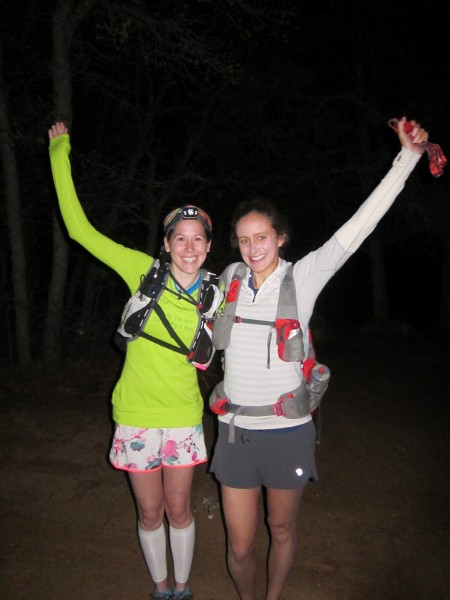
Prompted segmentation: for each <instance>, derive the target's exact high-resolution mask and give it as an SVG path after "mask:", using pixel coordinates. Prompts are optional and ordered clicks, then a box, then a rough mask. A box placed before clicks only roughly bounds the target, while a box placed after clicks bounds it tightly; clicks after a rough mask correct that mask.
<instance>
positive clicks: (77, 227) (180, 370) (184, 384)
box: [50, 135, 203, 427]
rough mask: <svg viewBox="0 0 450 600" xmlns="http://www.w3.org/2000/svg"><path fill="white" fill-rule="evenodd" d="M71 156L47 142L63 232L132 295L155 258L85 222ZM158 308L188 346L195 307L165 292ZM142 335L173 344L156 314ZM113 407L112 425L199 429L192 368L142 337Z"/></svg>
mask: <svg viewBox="0 0 450 600" xmlns="http://www.w3.org/2000/svg"><path fill="white" fill-rule="evenodd" d="M69 153H70V139H69V136H68V135H61V136H59V137H57V138H54V139H52V140H51V141H50V160H51V166H52V172H53V180H54V182H55V187H56V192H57V195H58V200H59V206H60V209H61V214H62V217H63V219H64V223H65V225H66V227H67V231H68V232H69V235H70V237H71V238H72V239H73V240H75V241H77V242H78V243H79V244H81V245H82V246H83V247H84V248H86V250H87V251H88V252H90V253H91V254H93V255H94V256H95V257H96V258H98V259H99V260H100V261H102V262H103V263H105V264H106V265H108V266H109V267H111V269H114V271H116V272H117V273H118V274H119V275H120V277H122V279H123V280H124V281H125V283H126V284H127V286H128V288H129V290H130V295H131V294H134V292H135V291H136V290H137V288H138V286H139V283H140V279H141V276H142V275H145V274H146V273H147V271H148V269H149V268H150V265H151V263H152V260H153V258H152V257H151V256H149V255H148V254H145V253H143V252H139V251H137V250H133V249H131V248H126V247H125V246H122V245H121V244H117V243H116V242H114V241H112V240H111V239H109V238H108V237H106V236H104V235H103V234H101V233H100V232H98V231H97V230H96V229H95V228H94V227H93V226H92V225H91V224H90V223H89V221H88V219H87V217H86V215H85V213H84V211H83V208H82V207H81V204H80V202H79V200H78V197H77V194H76V191H75V186H74V184H73V180H72V174H71V166H70V161H69ZM168 281H169V283H168V286H173V285H174V284H173V281H172V279H171V278H169V280H168ZM172 289H173V287H172ZM197 293H198V291H197ZM159 304H160V306H161V308H162V309H163V311H164V313H165V315H166V317H167V318H168V320H169V321H170V323H171V324H172V326H173V328H174V329H175V331H176V332H177V334H178V335H179V336H180V338H181V339H182V340H183V342H184V343H185V344H186V346H188V347H189V345H190V344H191V342H192V339H193V337H194V334H195V331H196V328H197V324H198V316H197V311H196V307H195V306H194V305H193V304H191V303H188V302H184V301H180V300H179V299H178V295H175V294H172V293H169V292H167V291H165V292H163V294H162V296H161V298H160V301H159ZM145 331H147V332H148V333H151V335H153V336H154V337H156V338H158V339H161V340H164V341H168V342H171V341H172V340H171V338H170V336H169V334H168V332H167V330H166V328H165V327H164V325H163V324H162V323H161V321H160V320H159V318H158V316H157V315H156V313H155V312H154V311H153V312H152V314H151V315H150V318H149V320H148V322H147V325H146V327H145ZM112 404H113V418H114V421H115V422H116V423H121V424H123V425H131V426H135V427H189V426H193V425H198V424H200V423H201V420H202V413H203V399H202V396H201V393H200V389H199V386H198V380H197V373H196V369H195V367H193V366H192V365H191V364H189V363H188V362H187V360H186V357H185V356H183V355H182V354H179V353H177V352H173V351H172V350H168V349H166V348H164V347H162V346H160V345H158V344H155V343H153V342H150V341H148V340H146V339H144V338H138V339H137V340H135V341H133V342H131V343H129V344H128V347H127V352H126V357H125V362H124V365H123V369H122V373H121V375H120V378H119V381H118V382H117V384H116V386H115V388H114V391H113V395H112Z"/></svg>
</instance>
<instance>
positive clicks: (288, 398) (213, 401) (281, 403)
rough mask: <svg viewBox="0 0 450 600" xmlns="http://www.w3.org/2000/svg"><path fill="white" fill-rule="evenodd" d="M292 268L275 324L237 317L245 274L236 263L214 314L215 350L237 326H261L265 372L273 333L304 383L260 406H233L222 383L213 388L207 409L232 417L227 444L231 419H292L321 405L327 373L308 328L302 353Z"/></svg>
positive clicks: (225, 343) (283, 286)
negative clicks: (299, 370)
mask: <svg viewBox="0 0 450 600" xmlns="http://www.w3.org/2000/svg"><path fill="white" fill-rule="evenodd" d="M293 269H294V267H293V265H290V266H289V267H288V269H287V271H286V274H285V276H284V278H283V280H282V282H281V285H280V294H279V297H278V306H277V312H276V315H275V320H274V321H264V320H259V319H247V318H243V317H239V316H237V315H236V307H237V302H238V298H239V292H240V288H241V283H242V279H243V278H244V277H245V275H246V273H247V266H246V265H245V264H244V263H239V264H238V265H237V266H236V269H235V271H234V273H233V276H232V279H231V283H230V286H229V289H228V292H227V294H226V299H225V300H226V302H225V307H224V310H223V311H222V312H219V313H217V314H216V318H215V322H214V330H213V343H214V347H215V348H216V350H225V349H226V348H227V347H228V345H229V343H230V337H231V330H232V328H233V327H234V326H235V325H237V324H239V323H250V324H253V325H264V326H266V327H268V328H269V331H268V340H267V368H268V369H269V368H270V343H271V339H272V335H273V332H274V331H275V332H276V336H277V346H278V356H279V358H280V359H281V360H284V361H287V362H300V363H301V365H302V372H303V380H302V382H301V384H300V385H299V387H298V388H296V389H295V390H290V391H288V392H286V393H284V394H281V396H280V397H279V398H277V399H276V402H273V403H272V404H266V405H263V406H243V405H239V404H234V403H233V402H232V400H231V399H230V398H228V396H227V395H226V393H225V391H224V387H223V381H221V382H220V383H218V384H217V385H216V387H215V388H214V390H213V392H212V394H211V396H210V399H209V405H210V409H211V410H212V412H214V413H216V414H219V415H220V414H221V415H224V414H227V413H233V418H232V420H231V422H230V433H229V441H230V442H233V441H234V417H235V416H236V415H238V414H239V415H247V416H252V417H258V416H269V415H276V416H279V417H281V416H282V417H286V418H288V419H295V418H299V417H305V416H308V415H309V414H311V413H313V412H314V411H315V410H316V409H317V408H318V407H319V405H320V402H321V400H322V397H323V395H324V394H325V392H326V390H327V387H328V383H329V379H330V370H329V369H328V367H326V366H325V365H322V364H320V363H318V362H317V361H316V358H315V351H314V346H313V342H312V336H311V332H310V330H309V328H308V331H307V335H308V342H309V344H308V351H307V352H305V347H304V346H305V345H304V341H303V332H302V329H301V327H300V322H299V320H298V310H297V295H296V290H295V282H294V277H293Z"/></svg>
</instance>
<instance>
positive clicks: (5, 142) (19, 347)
mask: <svg viewBox="0 0 450 600" xmlns="http://www.w3.org/2000/svg"><path fill="white" fill-rule="evenodd" d="M2 68H3V64H2V54H1V48H0V132H1V133H0V153H1V160H2V164H3V171H4V178H5V197H6V214H7V219H8V230H9V240H10V245H11V267H12V281H13V289H14V317H15V324H16V352H17V360H18V363H19V365H20V366H21V367H24V368H25V367H29V366H30V365H31V344H30V320H29V298H28V290H27V260H26V253H25V243H24V236H23V227H22V225H23V222H22V206H21V198H20V186H19V174H18V168H17V160H16V155H15V151H14V144H13V139H12V138H13V136H12V133H11V127H10V122H9V115H8V108H7V99H6V97H5V93H4V85H3V77H2Z"/></svg>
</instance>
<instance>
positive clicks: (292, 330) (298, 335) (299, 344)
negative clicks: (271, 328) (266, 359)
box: [275, 319, 304, 362]
mask: <svg viewBox="0 0 450 600" xmlns="http://www.w3.org/2000/svg"><path fill="white" fill-rule="evenodd" d="M275 328H276V330H277V346H278V356H279V357H280V358H281V360H284V361H286V362H301V361H302V360H303V357H304V349H303V335H302V331H301V329H300V322H299V321H297V319H276V321H275Z"/></svg>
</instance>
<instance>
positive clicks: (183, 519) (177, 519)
mask: <svg viewBox="0 0 450 600" xmlns="http://www.w3.org/2000/svg"><path fill="white" fill-rule="evenodd" d="M165 512H166V515H167V519H168V521H169V523H170V524H171V525H172V526H173V527H176V528H177V529H183V528H184V527H187V526H188V525H189V524H190V523H191V522H192V519H193V518H194V515H193V514H192V510H191V506H190V503H189V502H187V503H186V502H177V501H174V500H173V499H172V501H170V502H166V504H165Z"/></svg>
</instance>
